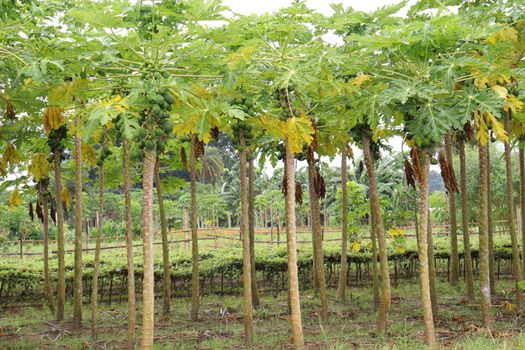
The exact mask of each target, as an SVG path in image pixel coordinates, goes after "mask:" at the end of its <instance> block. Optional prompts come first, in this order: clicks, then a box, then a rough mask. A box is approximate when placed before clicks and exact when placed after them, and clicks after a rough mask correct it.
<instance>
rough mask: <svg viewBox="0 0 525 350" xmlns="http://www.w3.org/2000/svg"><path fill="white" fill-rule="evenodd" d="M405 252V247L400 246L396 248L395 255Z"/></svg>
mask: <svg viewBox="0 0 525 350" xmlns="http://www.w3.org/2000/svg"><path fill="white" fill-rule="evenodd" d="M406 251H407V250H406V248H405V246H402V245H399V246H396V253H399V254H403V253H405V252H406Z"/></svg>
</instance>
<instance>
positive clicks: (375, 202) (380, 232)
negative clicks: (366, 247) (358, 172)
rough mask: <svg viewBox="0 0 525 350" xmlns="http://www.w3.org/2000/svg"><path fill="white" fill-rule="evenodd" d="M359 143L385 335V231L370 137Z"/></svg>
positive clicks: (380, 321)
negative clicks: (371, 223)
mask: <svg viewBox="0 0 525 350" xmlns="http://www.w3.org/2000/svg"><path fill="white" fill-rule="evenodd" d="M361 143H362V146H363V157H364V159H365V166H366V172H367V175H368V186H369V196H370V211H371V214H372V216H373V217H374V224H375V225H374V226H375V234H376V238H377V242H378V245H379V262H380V267H381V286H382V291H381V292H382V294H381V304H380V307H379V315H378V319H377V330H378V332H379V333H385V334H386V331H387V328H388V313H389V312H390V303H391V299H392V295H391V291H390V268H389V265H388V252H387V246H386V239H385V229H384V227H383V219H382V217H381V207H380V204H379V193H378V190H377V181H376V177H375V171H374V162H373V156H372V149H371V148H370V136H369V135H368V134H366V133H363V134H362V136H361Z"/></svg>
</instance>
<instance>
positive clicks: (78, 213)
mask: <svg viewBox="0 0 525 350" xmlns="http://www.w3.org/2000/svg"><path fill="white" fill-rule="evenodd" d="M75 128H78V116H77V117H76V118H75ZM73 273H74V277H73V329H80V328H82V140H81V139H80V134H79V133H78V132H75V268H74V272H73Z"/></svg>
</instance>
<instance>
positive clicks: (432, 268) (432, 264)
mask: <svg viewBox="0 0 525 350" xmlns="http://www.w3.org/2000/svg"><path fill="white" fill-rule="evenodd" d="M427 235H428V277H429V284H430V300H431V301H432V317H433V319H434V326H435V324H436V320H437V317H438V302H437V290H436V261H435V260H434V237H433V235H432V222H431V220H430V209H429V211H428V221H427Z"/></svg>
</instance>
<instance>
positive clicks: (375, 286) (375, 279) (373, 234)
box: [370, 200, 381, 310]
mask: <svg viewBox="0 0 525 350" xmlns="http://www.w3.org/2000/svg"><path fill="white" fill-rule="evenodd" d="M370 202H371V200H370ZM370 204H372V203H370ZM370 224H371V225H370V239H371V241H372V300H373V303H374V310H377V309H378V308H379V304H380V303H381V301H380V300H379V271H378V270H379V268H378V266H377V225H376V217H375V215H370Z"/></svg>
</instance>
